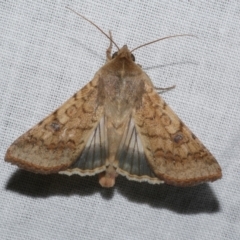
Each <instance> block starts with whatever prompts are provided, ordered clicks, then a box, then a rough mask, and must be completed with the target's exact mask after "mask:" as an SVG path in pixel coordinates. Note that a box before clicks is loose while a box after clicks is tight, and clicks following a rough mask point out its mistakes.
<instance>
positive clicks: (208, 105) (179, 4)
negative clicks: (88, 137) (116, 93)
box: [0, 0, 240, 240]
mask: <svg viewBox="0 0 240 240" xmlns="http://www.w3.org/2000/svg"><path fill="white" fill-rule="evenodd" d="M67 5H69V6H71V7H72V8H73V9H74V10H76V11H78V12H80V13H82V14H83V15H84V16H86V17H88V18H90V19H91V20H92V21H93V22H95V23H96V24H98V25H99V26H100V27H101V28H102V29H104V30H105V31H108V30H109V29H110V30H112V31H113V37H114V40H115V41H116V42H117V43H118V44H119V45H120V46H122V45H123V44H125V43H127V44H128V46H129V48H130V49H132V48H134V47H136V46H138V45H140V44H142V43H146V42H148V41H151V40H155V39H157V38H159V37H164V36H169V35H175V34H183V33H189V34H194V35H196V36H198V38H191V37H181V38H174V39H169V40H164V41H162V42H158V43H156V44H153V45H150V46H148V47H145V48H142V49H141V50H139V51H136V52H135V57H136V61H137V62H138V63H140V64H141V65H142V66H143V68H144V70H145V71H146V72H147V73H148V74H149V75H150V77H151V79H152V81H153V82H154V84H155V85H156V86H161V87H167V86H171V85H173V84H176V85H177V87H176V89H175V90H172V91H169V92H166V93H164V94H163V95H162V96H163V98H164V99H165V100H166V101H167V103H168V104H170V105H171V107H172V108H173V109H174V110H175V111H176V112H177V114H178V115H179V116H180V117H181V118H182V120H183V121H184V122H185V123H186V124H187V125H188V126H189V127H190V129H191V130H192V131H193V132H194V133H195V134H196V135H197V136H198V137H199V138H200V140H201V141H202V142H203V143H204V144H205V145H206V146H207V147H208V148H209V150H210V151H211V152H212V153H213V154H214V155H215V157H216V158H217V160H218V161H219V163H220V165H221V166H222V169H223V178H222V180H219V181H217V182H214V183H210V184H203V185H200V186H197V187H192V188H176V187H171V186H166V185H161V186H153V185H149V184H147V183H145V184H140V183H135V182H129V181H127V180H126V179H124V178H121V177H120V178H119V179H118V180H117V184H116V187H115V188H113V189H107V190H106V189H102V188H100V187H99V185H98V183H97V177H86V178H81V177H78V176H73V177H67V176H61V175H49V176H42V175H35V174H32V173H28V172H25V171H22V170H19V169H18V168H17V167H15V166H12V165H10V164H8V163H5V162H4V154H5V151H6V149H7V148H8V146H9V145H10V144H11V143H12V142H13V141H14V140H15V139H16V138H17V137H18V136H19V135H21V134H22V133H24V132H25V131H27V130H28V129H29V128H30V127H32V126H33V125H34V124H36V123H37V122H39V121H40V120H41V119H42V118H44V117H45V116H46V115H47V114H49V113H51V112H52V111H53V110H54V109H55V108H57V107H58V106H59V105H61V103H63V102H64V101H65V100H67V99H68V98H69V97H70V96H72V95H73V94H74V93H75V92H76V91H77V90H78V89H80V88H81V87H83V86H84V85H85V84H86V83H87V82H88V81H89V80H91V78H92V77H93V75H94V73H95V72H96V71H97V69H98V68H99V67H100V66H101V65H102V64H104V62H105V50H106V48H107V47H108V44H109V41H108V39H106V38H105V37H104V36H103V35H102V34H101V33H100V32H99V31H98V30H97V29H96V28H94V27H93V26H92V25H90V24H89V23H88V22H86V21H84V20H83V19H81V18H80V17H78V16H77V15H75V14H74V13H72V12H70V11H69V10H67V9H66V8H65V6H67ZM0 13H1V14H0V90H1V94H0V169H1V174H0V191H1V193H0V239H1V240H2V239H51V240H52V239H105V240H107V239H111V240H112V239H144V240H145V239H163V240H165V239H171V240H174V239H183V240H186V239H191V240H192V239H211V240H212V239H217V240H219V239H240V204H239V200H240V91H239V90H240V2H239V1H237V0H236V1H231V0H229V1H223V0H221V1H213V0H211V1H199V0H194V1H187V0H182V1H180V0H179V1H177V0H176V1H167V0H165V1H163V0H162V1H133V0H132V1H100V0H99V1H60V0H59V1H50V0H49V1H3V0H1V1H0Z"/></svg>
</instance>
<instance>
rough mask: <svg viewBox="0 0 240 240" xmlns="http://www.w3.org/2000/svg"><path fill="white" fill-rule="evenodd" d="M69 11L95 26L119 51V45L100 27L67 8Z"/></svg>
mask: <svg viewBox="0 0 240 240" xmlns="http://www.w3.org/2000/svg"><path fill="white" fill-rule="evenodd" d="M66 8H67V9H69V10H70V11H72V12H74V13H75V14H77V15H78V16H80V17H81V18H83V19H85V20H86V21H88V22H89V23H91V24H92V25H93V26H95V27H96V28H97V29H98V30H99V31H100V32H101V33H102V34H104V35H105V36H106V37H107V38H108V39H109V40H110V41H111V42H112V43H113V44H114V45H115V46H116V48H117V49H118V50H119V49H120V48H119V47H118V45H117V44H116V43H115V42H114V41H113V40H112V38H111V37H109V36H108V35H107V34H106V33H105V32H104V31H103V30H102V29H101V28H100V27H98V26H97V25H96V24H95V23H94V22H92V21H91V20H89V19H87V18H86V17H84V16H83V15H81V14H80V13H78V12H76V11H75V10H73V9H71V8H70V7H68V6H66Z"/></svg>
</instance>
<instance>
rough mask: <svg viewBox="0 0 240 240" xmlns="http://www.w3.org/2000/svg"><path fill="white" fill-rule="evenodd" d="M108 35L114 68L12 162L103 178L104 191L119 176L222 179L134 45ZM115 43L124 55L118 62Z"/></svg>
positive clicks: (15, 149)
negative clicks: (121, 43) (118, 42)
mask: <svg viewBox="0 0 240 240" xmlns="http://www.w3.org/2000/svg"><path fill="white" fill-rule="evenodd" d="M80 16H81V15H80ZM81 17H82V16H81ZM85 19H86V18H85ZM86 20H87V21H89V20H88V19H86ZM89 22H90V23H91V24H93V23H92V22H91V21H89ZM93 25H94V26H96V25H95V24H93ZM96 27H97V26H96ZM97 28H98V29H99V27H97ZM100 31H102V30H100ZM104 34H105V33H104ZM105 35H106V36H107V37H108V38H109V39H110V47H109V48H108V49H107V53H106V55H107V62H106V64H105V65H104V66H103V67H101V68H100V69H99V70H98V71H97V73H96V74H95V76H94V78H93V80H92V81H90V82H89V83H88V84H87V85H86V86H85V87H83V88H82V89H81V90H80V91H78V92H77V93H76V94H74V96H73V97H71V98H70V99H69V100H68V101H67V102H65V103H64V104H63V105H62V106H61V107H60V108H58V109H57V110H56V111H54V112H53V113H52V114H51V115H49V116H48V117H47V118H45V119H44V120H42V121H41V122H40V123H38V124H37V125H36V126H35V127H33V128H32V129H30V130H29V131H28V132H26V133H25V134H23V135H22V136H21V137H19V138H18V139H17V140H16V141H15V142H14V143H13V144H12V145H11V146H10V147H9V149H8V150H7V153H6V156H5V161H7V162H11V163H13V164H16V165H18V166H19V167H21V168H23V169H25V170H28V171H32V172H35V173H44V174H49V173H55V172H60V173H64V174H67V175H72V174H79V175H81V176H86V175H94V174H99V183H100V184H101V186H103V187H112V186H114V184H115V178H116V177H117V175H118V174H121V175H123V176H125V177H127V178H128V179H129V180H135V181H139V182H142V181H147V182H149V183H153V184H155V183H162V182H166V183H168V184H172V185H176V186H192V185H196V184H199V183H202V182H206V181H214V180H216V179H219V178H221V176H222V173H221V168H220V166H219V164H218V163H217V161H216V160H215V158H214V157H213V156H212V154H211V153H210V152H209V151H208V150H207V149H206V148H205V147H204V146H203V144H202V143H201V142H200V141H199V140H198V139H197V138H196V137H195V135H194V134H192V133H191V131H190V130H189V129H188V128H187V127H186V126H185V125H184V124H183V123H182V121H181V120H180V119H179V118H178V116H177V115H176V114H175V113H174V112H173V111H172V110H171V109H170V107H169V106H168V105H167V104H166V103H165V102H164V100H163V99H162V98H161V97H160V96H159V95H158V93H157V92H156V91H155V89H154V86H153V84H152V82H151V80H150V78H149V77H148V76H147V74H146V73H145V72H144V71H143V70H142V69H141V67H140V66H139V65H138V64H136V63H135V62H134V57H133V55H132V53H131V51H130V50H129V49H128V47H127V46H126V45H124V46H123V47H122V48H121V49H119V48H118V46H117V45H116V43H115V42H114V41H113V40H112V38H111V34H110V36H108V35H107V34H105ZM154 42H155V41H154ZM112 43H114V44H115V45H116V47H117V48H118V49H119V51H118V52H117V53H116V54H114V55H113V57H112V58H111V57H110V56H111V47H112ZM140 47H141V46H140Z"/></svg>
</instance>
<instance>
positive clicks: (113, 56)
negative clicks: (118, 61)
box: [112, 51, 135, 62]
mask: <svg viewBox="0 0 240 240" xmlns="http://www.w3.org/2000/svg"><path fill="white" fill-rule="evenodd" d="M117 56H118V51H117V52H115V53H113V54H112V59H114V58H116V57H117ZM131 59H132V60H133V62H135V56H134V55H133V54H132V53H131Z"/></svg>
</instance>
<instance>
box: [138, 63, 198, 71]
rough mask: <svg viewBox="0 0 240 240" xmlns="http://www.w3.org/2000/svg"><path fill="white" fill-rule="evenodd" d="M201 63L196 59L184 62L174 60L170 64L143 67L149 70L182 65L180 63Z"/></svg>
mask: <svg viewBox="0 0 240 240" xmlns="http://www.w3.org/2000/svg"><path fill="white" fill-rule="evenodd" d="M189 64H191V65H199V63H198V62H195V61H182V62H172V63H168V64H158V65H154V66H151V67H143V68H142V69H143V70H144V71H149V70H152V69H158V68H163V67H173V66H180V65H189Z"/></svg>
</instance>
